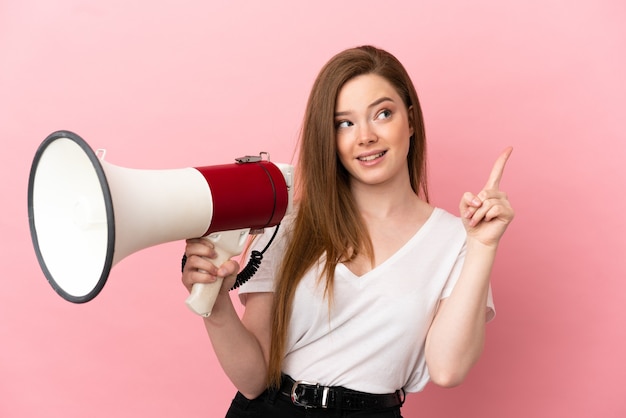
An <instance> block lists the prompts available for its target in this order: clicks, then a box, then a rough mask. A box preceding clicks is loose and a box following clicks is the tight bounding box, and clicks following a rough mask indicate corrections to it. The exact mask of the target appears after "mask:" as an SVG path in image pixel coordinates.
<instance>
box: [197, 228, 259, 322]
mask: <svg viewBox="0 0 626 418" xmlns="http://www.w3.org/2000/svg"><path fill="white" fill-rule="evenodd" d="M249 234H250V229H247V228H246V229H239V230H234V231H224V232H216V233H214V234H210V235H209V236H207V237H204V239H207V240H209V241H211V242H212V243H213V244H214V245H215V251H216V252H217V257H216V258H214V259H213V263H214V264H215V265H216V266H218V267H219V266H220V265H221V264H223V263H224V262H226V260H229V259H230V258H232V257H234V256H236V255H239V254H241V252H242V251H243V248H244V246H245V243H246V240H247V238H248V235H249ZM223 280H224V278H223V277H219V278H218V279H217V281H215V282H213V283H210V284H205V283H196V284H194V285H193V287H192V288H191V294H190V295H189V296H188V297H187V300H186V301H185V303H186V304H187V306H188V307H189V309H191V310H192V311H193V312H195V313H196V314H198V315H200V316H203V317H205V318H206V317H208V316H209V315H211V310H212V309H213V305H214V304H215V299H217V295H218V293H219V291H220V289H221V287H222V282H223Z"/></svg>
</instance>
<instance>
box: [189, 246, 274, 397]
mask: <svg viewBox="0 0 626 418" xmlns="http://www.w3.org/2000/svg"><path fill="white" fill-rule="evenodd" d="M185 253H186V255H187V263H186V265H185V269H184V271H183V278H182V280H183V283H184V284H185V286H186V287H187V289H188V290H190V289H191V286H192V285H193V284H194V283H210V282H212V281H214V280H215V278H216V277H218V276H219V277H225V279H224V283H223V285H222V288H221V290H220V294H219V295H218V297H217V299H216V301H215V305H214V306H213V311H212V313H211V315H210V316H209V317H207V318H204V325H205V328H206V330H207V332H208V334H209V338H210V339H211V343H212V345H213V349H214V351H215V354H216V356H217V358H218V360H219V362H220V365H221V366H222V368H223V370H224V372H225V373H226V375H227V376H228V378H229V379H230V380H231V381H232V382H233V384H234V385H235V387H236V388H237V390H239V391H240V392H241V393H242V394H243V395H244V396H245V397H247V398H249V399H253V398H256V397H257V396H259V395H260V394H261V393H262V392H263V391H264V390H265V388H266V387H267V364H268V359H269V347H270V338H271V326H270V321H271V316H270V315H271V308H272V301H273V294H272V293H256V294H250V295H248V298H247V302H246V309H245V312H244V314H243V316H242V318H241V319H240V318H239V316H238V314H237V312H236V310H235V307H234V306H233V303H232V300H231V298H230V295H229V292H228V290H229V289H230V287H231V286H232V284H233V282H234V278H235V276H236V274H237V272H238V271H239V265H238V264H237V263H236V262H235V261H232V260H231V261H227V262H225V263H224V264H223V265H222V266H220V268H219V270H218V268H217V267H216V266H214V265H213V263H212V262H211V260H210V259H211V258H214V257H215V255H216V254H215V252H214V250H213V246H212V244H211V243H210V242H209V241H207V240H203V239H193V240H187V247H186V251H185Z"/></svg>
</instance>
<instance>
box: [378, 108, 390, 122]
mask: <svg viewBox="0 0 626 418" xmlns="http://www.w3.org/2000/svg"><path fill="white" fill-rule="evenodd" d="M390 117H391V110H389V109H384V110H382V111H380V112H379V113H378V114H377V115H376V119H379V120H380V119H389V118H390Z"/></svg>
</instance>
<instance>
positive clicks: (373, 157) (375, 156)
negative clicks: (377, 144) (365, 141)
mask: <svg viewBox="0 0 626 418" xmlns="http://www.w3.org/2000/svg"><path fill="white" fill-rule="evenodd" d="M384 154H385V153H384V152H380V153H378V154H374V155H368V156H367V157H359V161H372V160H375V159H376V158H379V157H382V156H383V155H384Z"/></svg>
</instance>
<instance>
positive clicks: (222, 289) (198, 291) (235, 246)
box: [182, 230, 248, 317]
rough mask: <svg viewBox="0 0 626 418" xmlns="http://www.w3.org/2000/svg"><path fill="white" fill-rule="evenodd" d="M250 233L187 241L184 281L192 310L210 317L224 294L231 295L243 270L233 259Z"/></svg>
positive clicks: (217, 234) (244, 231) (241, 232)
mask: <svg viewBox="0 0 626 418" xmlns="http://www.w3.org/2000/svg"><path fill="white" fill-rule="evenodd" d="M247 235H248V230H236V231H227V232H220V233H216V234H211V235H210V236H209V237H206V238H192V239H188V240H186V247H185V256H186V257H187V261H186V263H185V267H184V268H183V276H182V282H183V284H184V285H185V287H186V288H187V290H188V291H189V292H190V295H189V297H188V298H187V301H186V303H187V305H188V306H189V308H190V309H191V310H192V311H194V312H195V313H197V314H198V315H201V316H203V317H208V316H209V315H210V314H211V312H212V311H213V307H214V304H215V303H216V302H217V298H218V297H219V296H220V295H222V296H226V297H230V296H228V294H229V290H230V288H231V287H232V286H233V284H234V282H235V279H236V277H237V273H238V272H239V263H237V262H236V261H234V260H231V259H230V258H231V257H233V256H235V255H238V254H240V253H241V251H242V248H243V244H244V242H245V240H246V238H247ZM216 242H217V243H218V244H216Z"/></svg>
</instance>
